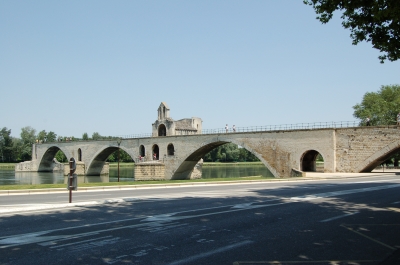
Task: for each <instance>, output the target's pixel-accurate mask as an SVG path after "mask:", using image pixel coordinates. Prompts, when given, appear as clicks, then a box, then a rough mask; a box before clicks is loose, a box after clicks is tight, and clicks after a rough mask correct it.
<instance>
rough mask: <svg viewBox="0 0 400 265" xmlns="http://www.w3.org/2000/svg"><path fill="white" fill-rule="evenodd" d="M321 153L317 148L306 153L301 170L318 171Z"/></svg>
mask: <svg viewBox="0 0 400 265" xmlns="http://www.w3.org/2000/svg"><path fill="white" fill-rule="evenodd" d="M318 155H319V153H318V152H317V151H315V150H310V151H307V152H306V153H304V155H303V158H302V161H301V170H302V171H309V172H310V171H311V172H316V171H317V156H318Z"/></svg>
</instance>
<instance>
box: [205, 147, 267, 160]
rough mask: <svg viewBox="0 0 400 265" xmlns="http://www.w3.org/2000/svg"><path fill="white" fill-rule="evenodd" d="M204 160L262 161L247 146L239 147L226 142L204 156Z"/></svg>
mask: <svg viewBox="0 0 400 265" xmlns="http://www.w3.org/2000/svg"><path fill="white" fill-rule="evenodd" d="M203 160H204V161H205V162H237V161H240V162H245V161H248V162H249V161H260V160H259V159H258V158H257V157H256V156H255V155H253V154H252V153H251V152H249V151H248V150H246V149H245V148H239V147H238V146H237V145H236V144H233V143H228V144H224V145H221V146H218V147H216V148H214V149H213V150H211V151H210V152H208V153H207V154H206V155H205V156H204V158H203Z"/></svg>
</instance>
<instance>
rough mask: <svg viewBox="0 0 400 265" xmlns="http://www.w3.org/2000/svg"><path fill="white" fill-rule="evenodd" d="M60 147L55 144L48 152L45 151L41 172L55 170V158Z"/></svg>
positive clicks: (41, 162) (40, 166)
mask: <svg viewBox="0 0 400 265" xmlns="http://www.w3.org/2000/svg"><path fill="white" fill-rule="evenodd" d="M59 150H60V148H58V147H56V146H53V147H50V148H49V149H47V151H46V153H44V155H43V157H42V161H40V165H39V169H38V171H39V172H51V171H53V159H54V157H55V156H56V154H57V152H58V151H59Z"/></svg>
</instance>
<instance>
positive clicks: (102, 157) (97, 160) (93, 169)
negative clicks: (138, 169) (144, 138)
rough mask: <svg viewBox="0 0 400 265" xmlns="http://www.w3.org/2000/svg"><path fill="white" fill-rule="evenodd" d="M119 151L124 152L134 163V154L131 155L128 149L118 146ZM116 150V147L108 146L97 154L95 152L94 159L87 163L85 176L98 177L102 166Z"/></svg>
mask: <svg viewBox="0 0 400 265" xmlns="http://www.w3.org/2000/svg"><path fill="white" fill-rule="evenodd" d="M120 149H122V150H124V151H125V152H126V153H128V155H130V156H131V158H132V160H133V162H135V159H134V158H135V156H134V154H132V153H131V151H130V150H129V149H126V148H125V147H123V146H120ZM117 150H118V146H109V147H105V148H103V149H101V150H100V151H99V152H97V153H96V154H95V155H94V157H93V158H92V160H91V161H89V163H88V169H87V171H86V175H87V176H100V174H101V170H102V169H103V167H104V164H105V163H106V160H107V158H108V157H109V156H110V155H111V154H112V153H114V152H115V151H117Z"/></svg>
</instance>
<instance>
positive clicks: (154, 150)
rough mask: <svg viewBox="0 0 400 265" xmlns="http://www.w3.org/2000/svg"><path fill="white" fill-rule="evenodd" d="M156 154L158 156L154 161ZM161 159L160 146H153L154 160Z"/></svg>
mask: <svg viewBox="0 0 400 265" xmlns="http://www.w3.org/2000/svg"><path fill="white" fill-rule="evenodd" d="M154 154H155V155H156V158H155V159H154ZM159 158H160V149H159V148H158V145H156V144H155V145H153V160H159Z"/></svg>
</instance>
